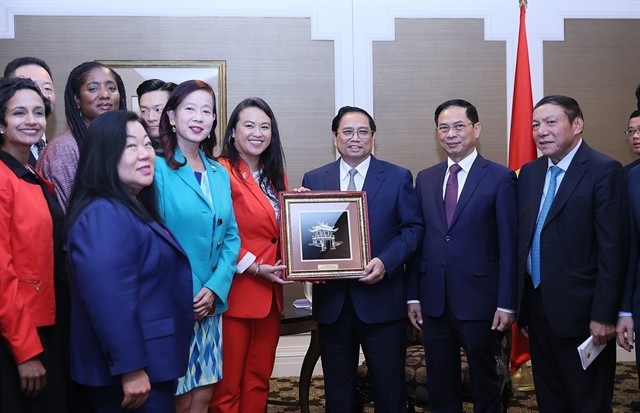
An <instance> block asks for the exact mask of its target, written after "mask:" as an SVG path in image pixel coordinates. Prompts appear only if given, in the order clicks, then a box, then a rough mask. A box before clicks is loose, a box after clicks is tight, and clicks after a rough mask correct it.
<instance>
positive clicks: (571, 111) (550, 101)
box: [533, 95, 584, 123]
mask: <svg viewBox="0 0 640 413" xmlns="http://www.w3.org/2000/svg"><path fill="white" fill-rule="evenodd" d="M542 105H555V106H559V107H561V108H562V110H563V111H564V113H565V114H566V115H567V118H569V123H573V121H574V120H575V119H576V118H580V119H582V120H584V115H583V114H582V109H580V105H579V104H578V102H577V101H576V100H575V99H574V98H572V97H569V96H563V95H549V96H545V97H543V98H542V99H540V102H538V103H536V105H535V106H534V107H533V110H536V109H538V108H539V107H540V106H542Z"/></svg>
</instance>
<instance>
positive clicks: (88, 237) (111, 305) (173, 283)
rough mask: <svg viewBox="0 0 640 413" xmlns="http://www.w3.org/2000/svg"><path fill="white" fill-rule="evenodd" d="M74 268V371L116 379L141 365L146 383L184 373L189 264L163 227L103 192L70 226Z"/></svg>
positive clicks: (91, 381) (189, 323)
mask: <svg viewBox="0 0 640 413" xmlns="http://www.w3.org/2000/svg"><path fill="white" fill-rule="evenodd" d="M67 250H68V257H69V263H70V266H71V273H72V301H71V376H72V377H73V379H74V380H75V381H76V382H78V383H80V384H84V385H88V386H120V385H121V375H122V374H123V373H128V372H131V371H134V370H137V369H141V368H144V369H145V371H146V372H147V374H148V375H149V379H150V381H151V382H162V381H169V380H174V379H177V378H178V377H181V376H182V375H184V373H185V371H186V369H187V362H188V359H189V344H190V342H191V334H192V331H193V304H192V291H191V290H192V279H191V267H190V266H189V260H188V258H187V256H186V254H185V253H184V252H183V250H182V248H181V247H180V245H179V244H178V242H177V241H176V240H175V239H174V238H173V237H172V236H171V234H170V233H169V231H168V230H166V229H165V228H164V227H162V226H160V225H159V224H157V223H155V222H143V221H141V220H140V219H139V218H137V217H136V216H135V215H134V214H133V213H132V212H131V211H130V210H129V209H128V208H127V207H126V206H124V205H123V204H121V203H119V202H117V201H110V200H107V199H104V198H102V199H98V200H96V201H94V202H92V203H91V204H89V205H88V206H87V207H86V208H85V209H84V210H83V211H82V212H81V213H80V215H79V216H78V217H77V218H76V220H75V221H74V223H73V224H72V226H71V228H70V229H69V233H68V240H67Z"/></svg>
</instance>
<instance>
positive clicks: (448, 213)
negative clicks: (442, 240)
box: [444, 163, 462, 227]
mask: <svg viewBox="0 0 640 413" xmlns="http://www.w3.org/2000/svg"><path fill="white" fill-rule="evenodd" d="M461 170H462V168H461V167H460V165H458V164H457V163H454V164H453V165H451V166H450V167H449V178H448V179H447V186H446V188H445V191H444V216H445V218H447V227H450V226H451V220H452V219H453V213H454V212H456V205H457V204H458V172H460V171H461Z"/></svg>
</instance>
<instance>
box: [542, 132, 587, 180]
mask: <svg viewBox="0 0 640 413" xmlns="http://www.w3.org/2000/svg"><path fill="white" fill-rule="evenodd" d="M580 145H582V138H580V140H579V141H578V144H577V145H576V147H575V148H573V149H571V152H569V153H568V154H567V156H565V157H564V158H562V159H560V162H558V163H557V164H555V165H554V163H553V161H552V160H551V158H547V170H549V168H550V167H552V166H557V167H558V168H560V169H562V170H563V171H564V172H566V171H567V169H569V165H571V161H572V160H573V157H574V156H576V152H578V149H579V148H580Z"/></svg>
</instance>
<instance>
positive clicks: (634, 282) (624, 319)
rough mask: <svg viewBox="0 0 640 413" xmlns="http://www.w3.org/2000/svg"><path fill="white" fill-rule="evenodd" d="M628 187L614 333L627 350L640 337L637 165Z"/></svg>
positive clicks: (639, 179)
mask: <svg viewBox="0 0 640 413" xmlns="http://www.w3.org/2000/svg"><path fill="white" fill-rule="evenodd" d="M639 119H640V118H639ZM628 188H629V218H630V221H631V222H630V223H631V225H630V226H629V229H630V232H631V234H630V237H629V239H630V248H629V266H628V269H627V280H626V283H625V287H624V295H623V298H622V305H621V306H620V314H619V317H618V323H617V325H616V333H617V341H618V344H619V345H620V347H622V348H624V349H625V350H627V351H631V350H632V349H633V345H634V343H635V338H636V337H640V167H637V168H633V170H631V172H629V185H628ZM634 334H635V335H634ZM636 369H637V370H638V375H639V376H640V363H638V358H637V355H636ZM639 387H640V386H639Z"/></svg>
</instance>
